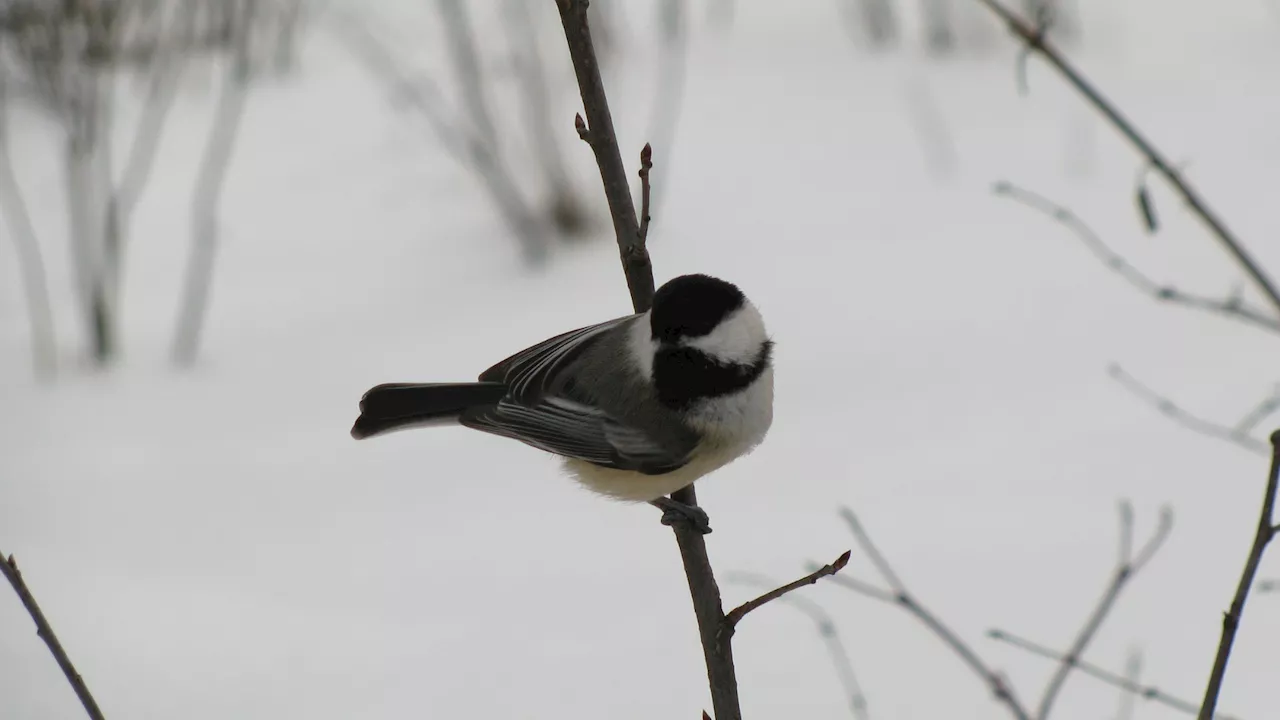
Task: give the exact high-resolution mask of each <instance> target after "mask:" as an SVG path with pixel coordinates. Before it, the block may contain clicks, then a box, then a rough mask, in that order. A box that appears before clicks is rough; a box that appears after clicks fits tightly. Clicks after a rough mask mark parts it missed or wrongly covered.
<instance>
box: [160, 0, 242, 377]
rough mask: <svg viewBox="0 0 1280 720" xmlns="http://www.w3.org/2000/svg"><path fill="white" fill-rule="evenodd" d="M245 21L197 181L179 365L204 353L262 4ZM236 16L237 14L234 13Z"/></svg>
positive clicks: (176, 346)
mask: <svg viewBox="0 0 1280 720" xmlns="http://www.w3.org/2000/svg"><path fill="white" fill-rule="evenodd" d="M236 9H238V10H239V11H240V12H239V15H240V17H238V18H235V19H234V20H233V22H236V23H237V26H236V29H235V31H234V32H235V33H236V36H235V38H234V39H233V46H232V48H231V53H230V57H228V58H227V60H226V62H227V75H226V79H225V80H224V81H223V88H222V95H221V96H220V97H219V99H218V106H217V108H216V110H215V111H214V116H213V123H212V126H211V127H210V130H209V142H208V144H207V145H206V146H205V153H204V158H203V159H202V160H201V163H200V171H199V175H198V177H197V179H196V188H195V193H194V195H195V201H194V203H195V204H194V207H193V208H192V210H191V254H190V255H189V256H188V258H187V273H186V282H185V283H184V284H183V291H182V300H181V305H180V306H179V310H178V324H177V329H176V331H175V333H174V341H173V351H172V352H173V360H174V362H176V363H178V364H180V365H190V364H191V363H193V362H195V358H196V353H197V351H198V350H199V344H200V333H201V331H202V330H203V327H204V319H205V316H206V315H207V314H208V304H209V289H210V286H211V285H212V283H213V263H214V257H215V255H216V252H217V245H218V236H219V229H218V212H219V209H220V207H221V203H222V188H223V184H224V181H225V180H226V176H227V171H228V169H229V168H230V166H231V159H232V154H233V150H234V148H235V143H236V139H237V137H238V135H239V131H240V121H241V119H242V118H243V117H244V110H245V103H246V100H247V98H248V94H249V88H248V85H249V80H250V78H249V74H250V72H249V71H250V66H249V37H248V36H249V30H250V27H251V24H252V22H253V19H252V15H253V13H254V12H255V11H256V9H257V0H243V1H242V2H241V3H240V4H239V5H238V7H237V8H236ZM231 12H235V10H232V11H231Z"/></svg>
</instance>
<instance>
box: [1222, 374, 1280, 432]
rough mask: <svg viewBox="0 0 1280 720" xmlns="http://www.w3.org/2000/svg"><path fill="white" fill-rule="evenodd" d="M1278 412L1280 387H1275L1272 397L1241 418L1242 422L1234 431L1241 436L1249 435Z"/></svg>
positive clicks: (1279, 408) (1269, 396) (1268, 397)
mask: <svg viewBox="0 0 1280 720" xmlns="http://www.w3.org/2000/svg"><path fill="white" fill-rule="evenodd" d="M1277 410H1280V385H1276V386H1275V387H1273V388H1272V389H1271V394H1270V395H1268V396H1267V397H1265V398H1263V399H1262V401H1261V402H1259V403H1258V404H1257V405H1256V406H1254V408H1253V409H1252V410H1250V411H1249V412H1247V413H1245V416H1244V417H1242V418H1240V422H1238V423H1236V425H1235V427H1234V428H1232V430H1234V431H1235V432H1237V433H1240V434H1241V435H1247V434H1249V433H1251V432H1253V430H1254V428H1256V427H1258V424H1259V423H1261V422H1262V421H1263V420H1266V419H1267V418H1269V417H1271V415H1273V414H1274V413H1275V412H1276V411H1277Z"/></svg>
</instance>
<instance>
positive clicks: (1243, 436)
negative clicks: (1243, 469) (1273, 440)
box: [1107, 363, 1267, 453]
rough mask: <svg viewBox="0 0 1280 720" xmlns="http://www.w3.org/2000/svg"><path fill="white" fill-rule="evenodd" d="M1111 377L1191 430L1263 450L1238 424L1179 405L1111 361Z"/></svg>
mask: <svg viewBox="0 0 1280 720" xmlns="http://www.w3.org/2000/svg"><path fill="white" fill-rule="evenodd" d="M1107 372H1108V374H1110V375H1111V377H1112V379H1114V380H1115V381H1116V382H1118V383H1120V384H1121V385H1122V386H1124V388H1125V389H1126V390H1128V391H1129V392H1131V393H1133V394H1134V395H1136V396H1138V398H1140V399H1141V400H1143V401H1144V402H1146V403H1147V404H1148V405H1151V406H1152V407H1154V408H1155V409H1156V410H1158V411H1160V413H1161V414H1163V415H1164V416H1165V417H1168V418H1169V419H1170V420H1172V421H1173V422H1175V423H1177V424H1179V425H1181V426H1183V427H1185V428H1187V429H1188V430H1191V431H1193V432H1197V433H1200V434H1201V435H1206V436H1208V437H1211V438H1217V439H1218V440H1225V441H1227V442H1229V443H1233V444H1235V445H1238V446H1240V447H1242V448H1244V449H1245V450H1248V451H1249V452H1255V453H1264V452H1266V450H1267V446H1266V444H1265V443H1263V442H1262V441H1260V440H1258V439H1256V438H1254V437H1253V436H1252V435H1249V434H1248V433H1246V432H1242V431H1241V430H1240V429H1239V427H1240V426H1239V425H1237V426H1236V427H1231V426H1228V425H1223V424H1221V423H1217V422H1214V421H1212V420H1206V419H1204V418H1202V417H1200V416H1198V415H1196V414H1194V413H1191V412H1188V411H1187V410H1185V409H1183V408H1182V407H1180V406H1179V405H1177V404H1175V403H1174V402H1173V401H1172V400H1170V399H1169V398H1167V397H1165V396H1163V395H1161V394H1160V393H1158V392H1156V391H1155V390H1152V389H1151V388H1149V387H1147V386H1146V385H1144V384H1143V383H1141V382H1139V381H1138V379H1137V378H1135V377H1134V376H1133V375H1130V374H1129V373H1128V372H1126V371H1125V369H1124V368H1122V367H1120V366H1119V365H1117V364H1114V363H1113V364H1112V365H1111V367H1110V368H1108V370H1107Z"/></svg>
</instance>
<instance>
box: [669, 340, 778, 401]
mask: <svg viewBox="0 0 1280 720" xmlns="http://www.w3.org/2000/svg"><path fill="white" fill-rule="evenodd" d="M772 355H773V342H771V341H766V342H765V343H764V345H762V346H761V347H760V352H759V354H757V355H756V357H755V359H754V360H752V361H751V363H750V364H743V363H728V364H725V363H721V362H717V361H716V360H715V359H714V358H712V357H711V356H710V355H708V354H706V353H704V352H702V351H701V350H698V349H696V348H691V347H685V346H677V347H662V348H660V349H659V350H658V352H657V353H656V354H655V355H654V358H653V384H654V388H655V389H656V390H657V393H658V400H659V402H661V403H662V404H663V405H666V406H667V407H669V408H672V409H675V410H681V409H685V408H688V407H689V406H690V405H692V404H693V403H695V402H697V401H699V400H708V399H711V398H717V397H723V396H725V395H732V394H733V393H735V392H738V391H740V390H742V389H744V388H746V387H747V386H748V385H750V384H751V383H753V382H755V381H756V379H757V378H759V377H760V375H761V374H763V373H764V371H765V369H766V368H768V367H769V362H770V359H771V357H772Z"/></svg>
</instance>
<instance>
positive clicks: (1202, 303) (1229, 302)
mask: <svg viewBox="0 0 1280 720" xmlns="http://www.w3.org/2000/svg"><path fill="white" fill-rule="evenodd" d="M992 192H994V193H995V194H996V195H997V196H999V197H1006V198H1009V199H1010V200H1013V201H1014V202H1017V203H1020V204H1022V205H1025V206H1027V207H1029V208H1032V209H1034V210H1037V211H1039V212H1041V213H1044V214H1045V215H1048V216H1049V217H1051V218H1052V219H1053V220H1055V221H1056V222H1058V223H1060V224H1061V225H1063V226H1064V227H1066V228H1067V229H1068V230H1070V231H1071V232H1072V233H1073V234H1074V235H1075V236H1076V237H1077V238H1079V239H1080V241H1081V242H1082V243H1084V245H1085V247H1087V248H1089V250H1090V251H1091V252H1092V253H1093V254H1094V255H1095V256H1096V257H1097V258H1098V260H1099V261H1101V262H1102V264H1103V265H1105V266H1106V267H1107V268H1109V269H1110V270H1112V271H1114V272H1115V273H1116V274H1118V275H1119V276H1120V277H1122V278H1124V280H1125V281H1126V282H1128V283H1129V284H1130V285H1132V286H1133V287H1134V289H1136V290H1137V291H1138V292H1140V293H1142V294H1143V295H1146V296H1148V297H1150V298H1152V299H1154V300H1157V301H1161V302H1167V303H1172V304H1174V305H1182V306H1185V307H1189V308H1194V309H1196V310H1202V311H1205V312H1210V313H1216V314H1219V315H1225V316H1226V317H1229V318H1232V319H1234V320H1238V321H1240V322H1243V323H1246V324H1249V325H1253V326H1254V327H1257V328H1261V329H1263V330H1266V331H1268V332H1274V333H1280V320H1278V319H1276V318H1274V317H1271V316H1270V315H1268V314H1267V313H1266V312H1264V311H1262V310H1258V309H1256V308H1251V307H1249V306H1247V305H1245V304H1244V301H1243V300H1241V299H1240V298H1238V297H1235V296H1228V297H1226V298H1223V299H1221V300H1219V299H1216V298H1211V297H1207V296H1203V295H1195V294H1192V293H1188V292H1184V291H1182V290H1179V289H1178V288H1176V287H1174V286H1172V285H1165V284H1162V283H1158V282H1156V281H1155V280H1152V279H1151V278H1150V277H1148V276H1147V275H1146V274H1145V273H1143V272H1142V271H1141V270H1139V269H1137V268H1136V267H1134V266H1133V265H1131V264H1130V263H1129V261H1128V260H1125V259H1124V257H1123V256H1121V255H1120V254H1119V253H1117V252H1116V251H1114V250H1112V249H1111V247H1110V246H1108V245H1107V244H1106V243H1105V242H1104V241H1103V240H1102V238H1101V237H1100V236H1099V235H1098V233H1097V232H1095V231H1094V229H1093V228H1091V227H1090V226H1089V225H1088V224H1087V223H1085V222H1084V220H1082V219H1080V217H1079V216H1078V215H1076V214H1075V213H1074V212H1072V211H1071V209H1070V208H1067V207H1065V206H1063V205H1059V204H1058V203H1055V202H1053V201H1052V200H1049V199H1048V198H1046V197H1044V196H1042V195H1039V194H1037V193H1034V192H1032V191H1030V190H1027V189H1025V188H1021V187H1018V186H1017V185H1014V184H1013V183H1011V182H1008V181H1004V180H1002V181H1000V182H998V183H996V184H995V185H994V186H993V187H992Z"/></svg>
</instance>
